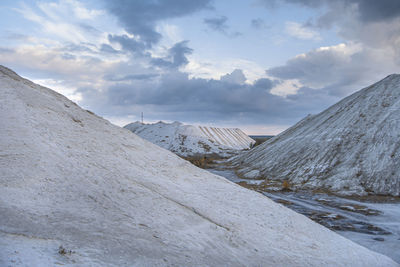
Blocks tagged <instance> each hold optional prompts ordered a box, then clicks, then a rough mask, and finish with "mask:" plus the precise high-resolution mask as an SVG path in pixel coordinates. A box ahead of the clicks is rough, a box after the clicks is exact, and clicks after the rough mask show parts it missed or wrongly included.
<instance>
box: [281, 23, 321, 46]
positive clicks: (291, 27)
mask: <svg viewBox="0 0 400 267" xmlns="http://www.w3.org/2000/svg"><path fill="white" fill-rule="evenodd" d="M285 30H286V33H287V34H289V35H290V36H292V37H295V38H298V39H302V40H314V41H319V40H321V36H320V34H319V33H318V32H316V31H313V30H311V29H308V28H307V27H305V26H303V25H301V24H300V23H297V22H293V21H288V22H286V23H285Z"/></svg>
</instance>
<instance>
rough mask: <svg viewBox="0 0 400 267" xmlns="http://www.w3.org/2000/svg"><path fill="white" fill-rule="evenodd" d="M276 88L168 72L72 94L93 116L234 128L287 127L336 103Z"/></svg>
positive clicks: (315, 93)
mask: <svg viewBox="0 0 400 267" xmlns="http://www.w3.org/2000/svg"><path fill="white" fill-rule="evenodd" d="M238 74H240V76H242V74H243V73H242V70H239V69H238V70H235V71H233V72H232V73H230V74H229V75H230V76H226V77H229V79H230V78H232V77H234V76H236V75H238ZM244 79H245V77H244ZM241 81H243V79H242V80H241ZM278 84H279V82H278V81H275V80H271V79H268V78H261V79H258V80H256V81H255V82H254V83H253V84H246V83H240V84H239V83H232V82H228V81H227V80H226V79H219V80H217V79H202V78H189V75H188V74H186V73H182V72H178V71H170V72H167V73H164V74H163V75H161V76H160V77H157V79H151V80H147V79H144V80H134V79H132V80H129V81H126V80H123V81H122V80H121V82H115V83H114V84H113V85H111V86H109V87H108V88H107V89H106V90H105V91H104V92H102V93H97V94H94V93H93V90H91V89H90V88H87V87H82V88H80V89H79V90H78V92H79V93H80V94H81V95H82V98H83V102H82V104H84V106H86V107H88V108H89V109H91V110H94V111H96V110H99V109H101V110H102V112H103V113H104V114H107V116H109V117H113V118H123V117H128V116H130V115H132V114H140V112H142V111H143V112H144V113H145V114H146V117H147V120H150V121H157V120H172V121H173V120H180V121H185V122H190V123H196V122H202V123H211V122H213V123H220V124H221V123H223V124H229V123H233V122H234V124H236V125H247V124H249V125H250V124H251V125H254V124H264V125H272V124H275V125H282V124H284V125H290V124H292V123H295V122H296V121H297V120H299V119H301V118H302V117H304V116H306V115H307V114H308V113H315V112H318V111H320V110H321V109H323V108H326V107H327V106H328V105H329V104H332V103H334V102H335V101H336V100H337V99H338V98H337V97H335V96H332V95H329V94H327V92H326V91H321V90H314V89H310V88H306V87H302V88H299V89H298V94H296V95H295V96H288V97H283V96H278V95H275V94H272V93H271V89H273V88H274V87H275V86H277V85H278ZM99 106H100V107H101V108H100V107H99ZM132 119H134V118H132Z"/></svg>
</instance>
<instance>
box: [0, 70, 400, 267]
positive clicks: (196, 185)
mask: <svg viewBox="0 0 400 267" xmlns="http://www.w3.org/2000/svg"><path fill="white" fill-rule="evenodd" d="M0 88H1V90H0V123H1V125H0V153H1V154H0V214H1V216H0V266H9V265H11V266H58V265H64V266H222V265H223V266H266V265H271V266H344V265H347V266H397V264H396V263H395V262H393V261H392V260H390V259H389V258H388V257H386V256H383V255H381V254H378V253H375V252H372V251H370V250H368V249H366V248H364V247H361V246H360V245H357V244H355V243H353V242H351V241H349V240H347V239H345V238H344V237H341V236H339V235H337V234H335V233H333V232H332V231H330V230H328V229H326V228H324V227H323V226H321V225H319V224H317V223H314V222H312V221H311V220H309V219H307V218H306V217H305V216H303V215H300V214H297V213H295V212H293V211H291V210H289V209H287V208H285V207H283V206H281V205H279V204H276V203H274V202H273V201H272V200H270V199H268V198H266V197H265V196H263V195H261V194H259V193H257V192H254V191H250V190H247V189H245V188H243V187H240V186H239V185H236V184H234V183H232V182H230V181H228V180H226V179H225V178H222V177H220V176H217V175H214V174H211V173H209V172H207V171H205V170H202V169H199V168H197V167H195V166H193V165H192V164H190V163H189V162H187V161H185V160H183V159H181V158H179V157H178V156H176V155H175V154H173V153H171V152H169V151H167V150H165V149H162V148H160V147H158V146H156V145H154V144H152V143H150V142H148V141H145V140H144V139H142V138H140V137H138V136H136V135H134V134H132V132H130V131H128V130H126V129H123V128H120V127H117V126H114V125H112V124H111V123H109V122H108V121H106V120H104V119H102V118H100V117H98V116H96V115H94V114H92V113H91V112H88V111H86V110H83V109H81V108H80V107H78V106H77V105H76V104H74V103H73V102H71V101H69V100H68V99H67V98H65V97H64V96H62V95H60V94H58V93H56V92H54V91H52V90H50V89H47V88H44V87H41V86H39V85H36V84H34V83H32V82H30V81H28V80H25V79H23V78H21V77H19V76H18V75H16V74H15V73H14V72H12V71H11V70H9V69H7V68H5V67H1V66H0ZM60 246H62V247H63V248H65V250H62V249H59V247H60Z"/></svg>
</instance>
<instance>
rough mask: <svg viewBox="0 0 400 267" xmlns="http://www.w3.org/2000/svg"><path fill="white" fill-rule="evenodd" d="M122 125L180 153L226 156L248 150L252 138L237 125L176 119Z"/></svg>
mask: <svg viewBox="0 0 400 267" xmlns="http://www.w3.org/2000/svg"><path fill="white" fill-rule="evenodd" d="M124 128H126V129H128V130H130V131H132V132H133V133H135V134H137V135H139V136H140V137H142V138H144V139H146V140H148V141H150V142H152V143H153V144H156V145H158V146H161V147H163V148H165V149H168V150H170V151H172V152H174V153H176V154H178V155H180V156H184V157H188V156H193V155H207V154H216V155H218V156H221V157H226V156H229V155H231V154H232V153H235V152H237V151H238V150H243V149H249V148H250V147H251V146H252V145H253V144H254V143H255V141H254V140H253V139H251V138H250V137H249V136H247V135H246V134H245V133H244V132H243V131H241V130H240V129H238V128H216V127H206V126H195V125H185V124H182V123H180V122H174V123H164V122H161V121H160V122H158V123H154V124H151V123H150V124H143V123H140V122H133V123H130V124H128V125H126V126H124Z"/></svg>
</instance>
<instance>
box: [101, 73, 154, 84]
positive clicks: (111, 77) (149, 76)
mask: <svg viewBox="0 0 400 267" xmlns="http://www.w3.org/2000/svg"><path fill="white" fill-rule="evenodd" d="M158 76H159V75H158V74H156V73H144V74H128V75H112V74H106V75H104V77H103V78H104V79H105V80H107V81H112V82H122V81H132V80H149V79H152V78H155V77H158Z"/></svg>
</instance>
